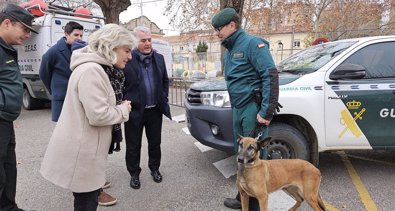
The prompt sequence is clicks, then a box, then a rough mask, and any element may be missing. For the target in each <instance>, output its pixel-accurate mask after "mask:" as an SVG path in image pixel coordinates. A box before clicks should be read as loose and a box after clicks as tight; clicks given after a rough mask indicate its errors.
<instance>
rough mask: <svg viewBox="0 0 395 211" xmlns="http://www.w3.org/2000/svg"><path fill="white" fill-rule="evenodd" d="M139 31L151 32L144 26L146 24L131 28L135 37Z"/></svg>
mask: <svg viewBox="0 0 395 211" xmlns="http://www.w3.org/2000/svg"><path fill="white" fill-rule="evenodd" d="M139 32H143V33H146V34H151V30H150V29H149V28H148V27H146V26H137V27H136V28H134V29H133V33H134V35H135V36H137V37H138V36H139V35H138V33H139Z"/></svg>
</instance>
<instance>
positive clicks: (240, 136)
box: [237, 134, 244, 144]
mask: <svg viewBox="0 0 395 211" xmlns="http://www.w3.org/2000/svg"><path fill="white" fill-rule="evenodd" d="M237 136H238V138H237V144H240V141H241V139H243V138H244V137H243V136H242V135H240V134H237Z"/></svg>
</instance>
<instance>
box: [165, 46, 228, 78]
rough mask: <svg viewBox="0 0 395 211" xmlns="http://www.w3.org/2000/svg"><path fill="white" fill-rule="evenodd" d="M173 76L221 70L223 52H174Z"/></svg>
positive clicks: (214, 72)
mask: <svg viewBox="0 0 395 211" xmlns="http://www.w3.org/2000/svg"><path fill="white" fill-rule="evenodd" d="M172 56H173V76H174V77H182V76H184V77H185V76H187V74H188V72H189V73H190V72H196V71H199V72H202V73H204V74H207V73H209V74H210V73H212V74H213V75H216V73H217V71H221V52H208V53H194V52H189V53H173V55H172Z"/></svg>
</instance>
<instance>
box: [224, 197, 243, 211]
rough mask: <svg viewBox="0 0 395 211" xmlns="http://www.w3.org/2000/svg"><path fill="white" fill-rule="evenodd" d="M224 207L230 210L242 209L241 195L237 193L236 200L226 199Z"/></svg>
mask: <svg viewBox="0 0 395 211" xmlns="http://www.w3.org/2000/svg"><path fill="white" fill-rule="evenodd" d="M224 205H225V207H228V208H230V209H235V210H237V209H241V202H240V193H237V195H236V198H225V201H224Z"/></svg>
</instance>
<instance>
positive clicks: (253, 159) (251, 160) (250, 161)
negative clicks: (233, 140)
mask: <svg viewBox="0 0 395 211" xmlns="http://www.w3.org/2000/svg"><path fill="white" fill-rule="evenodd" d="M254 161H255V157H253V158H251V159H249V160H248V161H247V163H253V162H254ZM237 162H239V163H244V162H243V161H242V160H238V161H237Z"/></svg>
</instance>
